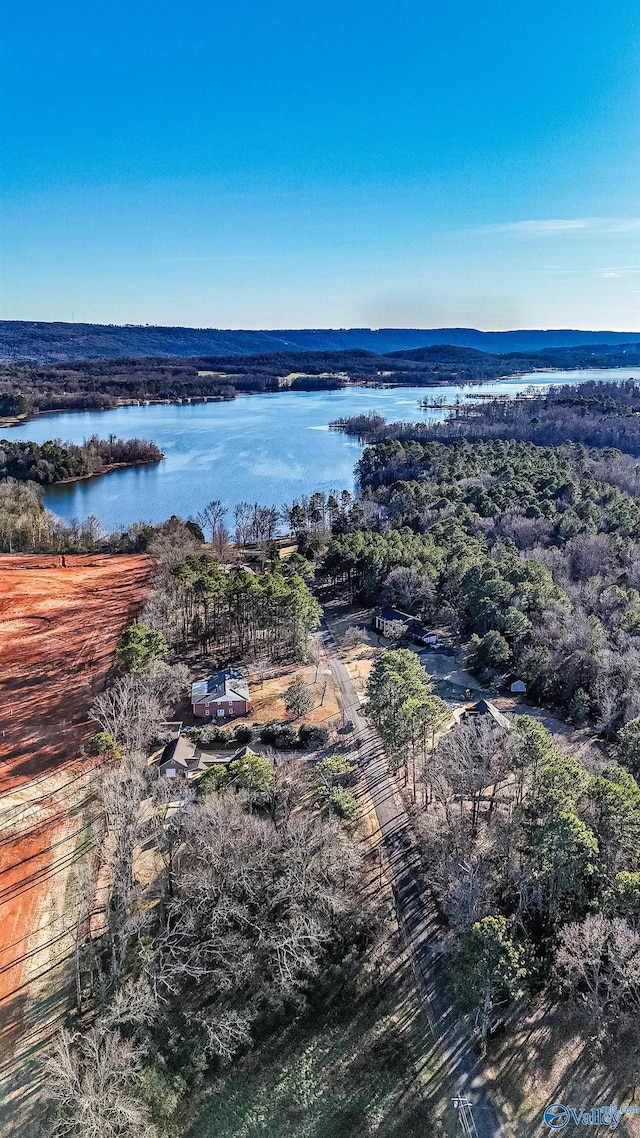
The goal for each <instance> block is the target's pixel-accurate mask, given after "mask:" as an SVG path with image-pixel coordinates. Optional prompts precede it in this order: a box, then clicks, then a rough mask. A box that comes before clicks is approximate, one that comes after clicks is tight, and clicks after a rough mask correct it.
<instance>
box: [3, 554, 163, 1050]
mask: <svg viewBox="0 0 640 1138" xmlns="http://www.w3.org/2000/svg"><path fill="white" fill-rule="evenodd" d="M148 576H149V560H148V558H146V557H93V556H66V557H64V558H63V557H57V556H51V557H40V556H26V555H22V556H13V555H6V556H1V555H0V828H1V832H2V837H1V838H0V929H1V930H2V931H1V934H0V1002H1V1003H0V1031H1V1037H0V1043H1V1046H0V1050H2V1051H4V1052H5V1054H6V1045H7V1043H9V1042H10V1041H11V1037H14V1038H15V1036H16V1034H19V1031H20V1021H21V1017H22V1010H23V1009H22V1005H23V1003H24V1000H25V998H26V995H25V992H24V988H23V986H22V982H23V971H24V965H25V959H26V954H27V949H28V939H29V936H30V935H31V933H32V932H33V930H34V926H35V923H36V919H37V914H38V912H39V909H40V906H41V904H42V902H43V901H44V900H46V891H47V889H48V888H50V887H51V885H52V878H53V877H54V876H55V874H56V873H57V872H60V876H61V878H63V877H64V870H65V869H66V868H67V867H68V864H69V860H70V858H72V856H73V842H72V843H71V845H69V838H68V835H67V836H65V840H64V842H61V839H60V835H61V834H62V832H63V828H64V822H65V817H64V809H63V806H61V803H62V804H63V803H64V801H65V791H64V789H63V788H64V786H65V785H67V786H68V787H69V788H70V787H71V784H72V783H73V781H74V779H75V778H76V777H77V776H78V774H79V772H81V770H82V768H83V766H85V765H86V764H85V763H83V762H82V761H81V760H79V759H78V750H79V748H80V746H81V745H82V743H83V742H84V741H85V740H86V739H87V738H88V736H89V735H90V734H91V733H92V732H93V731H94V730H95V729H96V725H95V723H91V722H90V720H89V717H88V712H89V708H90V706H91V704H92V702H93V700H94V698H95V696H96V694H97V693H98V692H100V691H101V690H102V689H103V687H104V683H105V679H106V676H107V674H108V672H109V670H110V668H111V667H112V665H113V662H114V654H115V649H116V647H117V644H118V641H119V638H120V635H121V633H122V630H123V629H124V628H125V627H126V626H127V625H128V624H130V623H131V621H132V619H133V617H134V616H135V614H136V612H137V611H138V610H139V608H140V605H141V603H142V601H143V600H144V597H145V595H146V591H147V582H148ZM63 768H64V769H63ZM56 772H57V776H59V777H56ZM49 776H54V777H53V778H49ZM17 791H19V792H20V798H22V796H23V795H24V798H25V799H26V800H27V801H28V805H29V806H30V807H31V808H32V809H33V823H32V824H31V823H30V822H29V817H28V816H27V817H26V818H21V814H22V809H21V806H20V803H19V802H18V803H16V799H15V797H14V795H15V792H17ZM52 791H54V797H53V798H52V797H51V792H52ZM5 804H6V805H5ZM67 829H68V826H67ZM57 842H60V845H59V846H57V844H56V843H57Z"/></svg>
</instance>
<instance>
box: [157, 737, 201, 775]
mask: <svg viewBox="0 0 640 1138" xmlns="http://www.w3.org/2000/svg"><path fill="white" fill-rule="evenodd" d="M196 754H197V749H196V746H195V743H193V742H192V741H191V740H190V739H189V738H188V737H187V736H186V735H178V736H177V738H176V739H170V740H169V742H168V743H167V745H166V747H165V749H164V751H162V753H161V754H160V756H159V758H158V760H157V761H158V762H159V764H160V766H164V765H165V764H167V765H168V764H169V763H171V764H172V765H173V766H176V767H182V768H183V769H184V770H188V769H189V767H190V766H192V765H193V763H194V762H195V759H196Z"/></svg>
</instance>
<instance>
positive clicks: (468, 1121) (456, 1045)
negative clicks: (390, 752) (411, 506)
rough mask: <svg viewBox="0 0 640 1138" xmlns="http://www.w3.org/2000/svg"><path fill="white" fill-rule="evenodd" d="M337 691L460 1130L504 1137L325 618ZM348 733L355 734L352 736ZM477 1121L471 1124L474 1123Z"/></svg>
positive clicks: (404, 823) (403, 821)
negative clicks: (458, 1107) (462, 1102)
mask: <svg viewBox="0 0 640 1138" xmlns="http://www.w3.org/2000/svg"><path fill="white" fill-rule="evenodd" d="M320 636H321V638H322V642H323V644H324V647H325V649H326V652H327V657H328V660H329V665H330V667H331V671H332V673H333V677H334V680H335V682H336V684H337V687H338V690H339V692H340V698H341V701H342V707H343V709H344V711H345V717H346V719H351V720H352V721H353V725H354V735H355V736H356V737H357V738H358V739H359V740H360V747H359V749H358V751H357V752H356V753H357V755H358V761H359V764H360V766H361V768H362V771H363V773H364V776H365V779H366V782H367V787H368V790H369V793H370V795H371V798H372V799H373V804H374V806H375V810H376V814H377V817H378V823H379V826H380V830H381V833H382V840H383V843H384V848H385V852H386V854H387V857H388V860H389V865H390V869H391V874H392V883H393V891H394V896H395V901H396V909H397V912H398V918H399V921H400V924H401V928H402V930H403V932H404V934H405V937H406V941H407V944H408V947H409V951H410V953H411V958H412V963H413V968H414V973H415V976H416V982H417V983H418V985H419V987H420V988H421V989H422V991H423V992H424V995H425V997H426V1011H427V1014H428V1017H429V1021H430V1024H431V1028H432V1031H433V1033H434V1036H435V1037H436V1038H437V1039H438V1041H439V1043H440V1046H441V1049H442V1052H443V1054H444V1057H445V1060H446V1063H447V1066H448V1068H449V1073H450V1077H451V1084H452V1088H453V1091H454V1093H455V1094H456V1095H459V1096H460V1097H461V1098H463V1099H466V1100H468V1102H469V1103H470V1104H471V1109H470V1110H468V1111H464V1112H463V1114H464V1116H465V1117H461V1118H460V1120H459V1121H460V1123H461V1127H462V1133H464V1134H467V1135H470V1136H473V1138H508V1135H507V1131H506V1130H505V1128H504V1126H503V1124H502V1122H501V1121H500V1118H499V1116H498V1112H497V1110H496V1108H495V1106H494V1105H493V1103H492V1101H491V1099H490V1097H489V1094H488V1091H487V1088H486V1080H485V1078H484V1075H483V1072H482V1068H481V1065H480V1063H479V1062H478V1060H477V1058H476V1056H475V1054H474V1051H473V1049H472V1047H471V1044H470V1040H469V1037H468V1035H467V1033H466V1032H465V1031H464V1030H463V1029H462V1028H461V1026H460V1024H459V1022H458V1021H457V1020H456V1017H455V1015H454V1013H453V1010H452V1008H451V1001H450V998H449V990H448V985H447V983H446V978H445V968H444V962H443V960H442V957H441V949H440V943H441V922H440V919H439V915H438V912H437V909H436V906H435V904H434V901H433V898H432V896H431V893H430V891H429V889H428V887H427V886H426V884H425V882H424V879H423V877H422V874H421V870H420V857H419V853H418V849H417V846H416V841H415V837H414V834H413V831H412V828H411V824H410V821H409V816H408V814H407V811H406V809H405V806H404V803H403V801H402V798H401V796H400V794H399V792H398V789H397V786H396V785H395V780H394V778H393V777H392V776H391V775H390V774H389V771H388V767H387V761H386V758H385V755H384V751H383V748H382V743H381V741H380V738H379V736H378V734H377V732H375V731H374V730H373V729H372V728H371V727H370V725H369V724H368V722H367V720H366V719H365V717H364V715H363V714H362V712H361V711H360V701H359V698H358V695H357V693H356V691H355V688H354V686H353V684H352V682H351V677H350V676H349V673H348V671H347V669H346V667H345V665H344V663H343V662H342V659H341V658H340V655H339V652H338V649H337V646H336V643H335V640H334V638H333V635H332V632H331V627H330V623H329V622H328V621H327V620H325V621H323V623H322V630H321V632H320ZM351 738H354V736H351ZM474 1127H475V1129H474Z"/></svg>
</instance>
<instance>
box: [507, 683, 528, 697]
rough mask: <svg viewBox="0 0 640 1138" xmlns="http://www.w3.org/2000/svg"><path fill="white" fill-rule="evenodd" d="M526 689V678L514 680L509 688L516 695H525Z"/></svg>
mask: <svg viewBox="0 0 640 1138" xmlns="http://www.w3.org/2000/svg"><path fill="white" fill-rule="evenodd" d="M526 690H527V685H526V684H525V682H524V680H514V681H513V683H512V684H511V687H510V688H509V691H512V692H513V694H514V695H524V693H525V692H526Z"/></svg>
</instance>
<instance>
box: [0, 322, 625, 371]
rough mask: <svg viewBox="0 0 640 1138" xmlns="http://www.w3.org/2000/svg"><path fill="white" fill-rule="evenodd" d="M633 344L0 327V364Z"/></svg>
mask: <svg viewBox="0 0 640 1138" xmlns="http://www.w3.org/2000/svg"><path fill="white" fill-rule="evenodd" d="M625 340H627V341H634V340H635V341H638V340H640V335H639V334H638V333H633V332H630V333H627V332H581V331H577V330H575V329H558V330H554V331H535V330H532V331H526V330H525V331H514V332H480V331H478V330H477V329H475V328H427V329H420V328H314V329H311V328H302V329H288V330H276V331H265V330H263V331H260V330H253V331H251V330H238V331H234V330H230V329H221V328H179V327H177V328H163V327H157V326H153V325H140V324H138V325H133V324H131V325H127V324H125V325H117V324H75V323H74V324H67V323H64V322H62V321H53V322H50V323H47V322H44V321H37V320H3V321H0V360H16V361H17V360H26V361H30V362H34V363H54V362H56V361H57V362H64V361H68V360H81V359H101V358H105V359H118V358H124V357H127V356H182V357H185V358H186V357H188V356H202V355H238V356H246V355H253V354H254V353H256V352H274V351H283V350H284V351H304V352H308V351H344V350H345V349H346V350H348V349H353V348H356V349H358V348H366V349H368V350H369V351H372V352H378V353H385V352H393V351H398V350H401V349H410V348H419V347H424V346H428V345H430V344H458V345H460V346H463V347H472V348H483V349H484V350H485V351H488V352H505V351H507V352H508V351H526V352H529V351H538V350H539V349H541V348H546V347H554V348H555V347H572V346H577V345H581V344H620V343H622V342H623V341H625Z"/></svg>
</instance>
